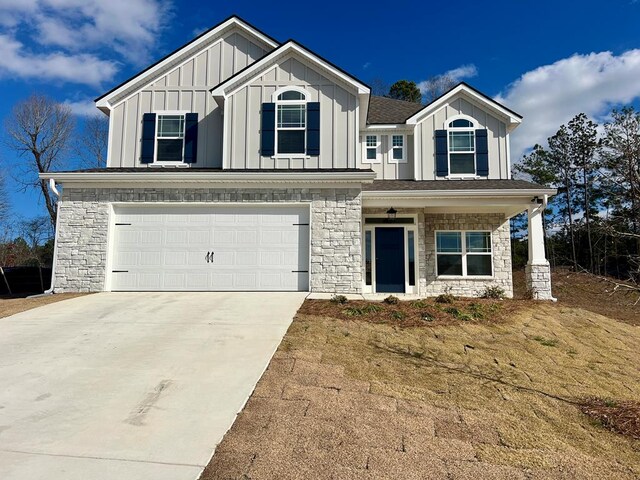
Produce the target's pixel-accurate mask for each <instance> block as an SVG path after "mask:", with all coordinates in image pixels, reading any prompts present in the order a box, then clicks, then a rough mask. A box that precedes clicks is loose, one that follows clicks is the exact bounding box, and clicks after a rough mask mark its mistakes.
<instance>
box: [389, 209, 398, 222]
mask: <svg viewBox="0 0 640 480" xmlns="http://www.w3.org/2000/svg"><path fill="white" fill-rule="evenodd" d="M397 213H398V211H397V210H396V209H395V208H393V207H391V208H390V209H389V210H387V218H388V219H389V220H395V219H396V214H397Z"/></svg>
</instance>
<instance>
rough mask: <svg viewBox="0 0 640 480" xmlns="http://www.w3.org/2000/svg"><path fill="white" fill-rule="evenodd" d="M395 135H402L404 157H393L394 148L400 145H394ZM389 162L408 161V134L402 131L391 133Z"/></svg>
mask: <svg viewBox="0 0 640 480" xmlns="http://www.w3.org/2000/svg"><path fill="white" fill-rule="evenodd" d="M393 137H402V158H401V159H400V160H396V159H394V158H393V150H394V149H395V148H398V147H394V146H393ZM388 155H389V163H407V136H406V135H405V134H400V133H392V134H390V135H389V153H388Z"/></svg>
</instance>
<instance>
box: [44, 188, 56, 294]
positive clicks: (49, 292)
mask: <svg viewBox="0 0 640 480" xmlns="http://www.w3.org/2000/svg"><path fill="white" fill-rule="evenodd" d="M49 188H50V189H51V191H52V192H53V194H54V195H55V196H56V198H57V199H58V201H57V202H56V231H55V233H54V237H53V262H52V263H51V285H49V289H48V290H45V291H44V292H43V293H42V295H52V294H53V293H54V292H53V287H54V282H55V278H56V263H58V232H59V231H60V230H59V227H60V191H59V190H58V188H57V187H56V181H55V180H54V179H53V178H50V179H49Z"/></svg>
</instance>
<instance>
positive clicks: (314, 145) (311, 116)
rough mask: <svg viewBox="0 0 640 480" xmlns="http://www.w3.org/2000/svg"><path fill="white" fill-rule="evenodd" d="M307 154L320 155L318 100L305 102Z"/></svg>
mask: <svg viewBox="0 0 640 480" xmlns="http://www.w3.org/2000/svg"><path fill="white" fill-rule="evenodd" d="M307 155H320V102H309V103H307Z"/></svg>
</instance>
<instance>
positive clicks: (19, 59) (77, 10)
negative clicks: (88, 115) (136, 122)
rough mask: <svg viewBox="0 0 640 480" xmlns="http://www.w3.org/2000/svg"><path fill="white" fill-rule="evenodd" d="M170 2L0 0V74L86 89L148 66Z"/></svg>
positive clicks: (168, 11)
mask: <svg viewBox="0 0 640 480" xmlns="http://www.w3.org/2000/svg"><path fill="white" fill-rule="evenodd" d="M170 1H171V0H20V1H16V0H0V38H1V39H2V45H0V53H2V57H1V58H0V72H2V73H4V74H5V75H6V74H9V75H12V76H14V77H18V78H39V79H44V80H48V79H55V80H62V81H65V82H72V83H81V84H87V85H96V86H97V85H100V84H101V83H102V82H103V81H107V80H111V79H112V78H113V76H114V74H115V72H116V70H117V66H118V63H119V62H118V61H116V60H124V61H127V62H132V63H135V64H137V65H140V64H143V63H146V62H148V61H149V58H148V57H149V54H150V52H151V51H152V50H153V48H154V46H155V42H156V38H157V37H158V35H159V33H160V32H161V31H162V29H163V28H164V26H165V25H166V24H167V21H168V20H169V18H170V15H171V7H170V5H171V3H170Z"/></svg>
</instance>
